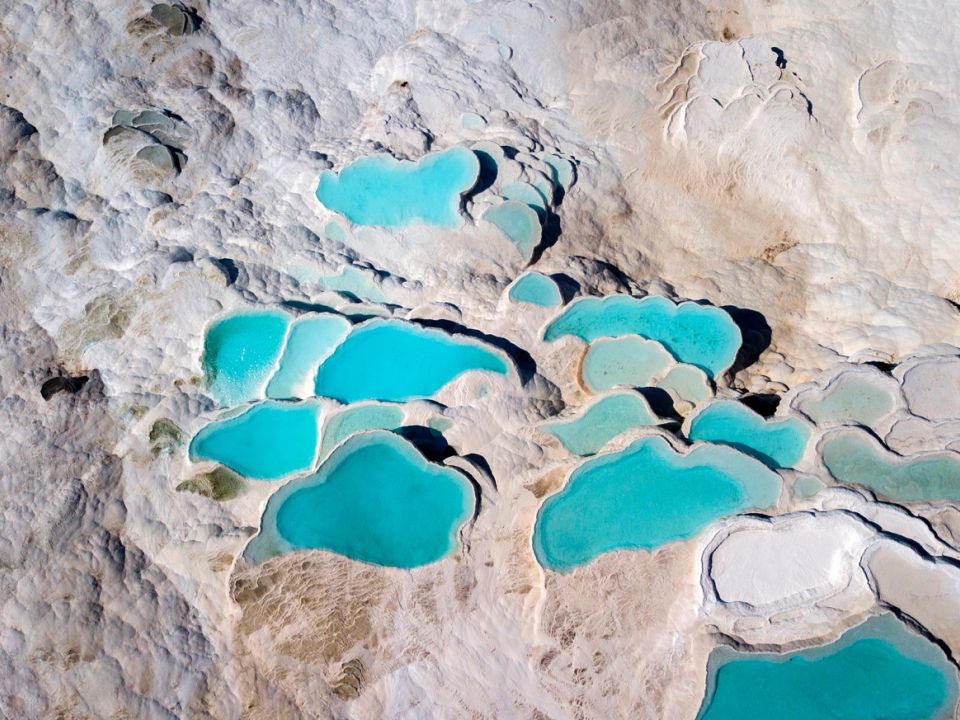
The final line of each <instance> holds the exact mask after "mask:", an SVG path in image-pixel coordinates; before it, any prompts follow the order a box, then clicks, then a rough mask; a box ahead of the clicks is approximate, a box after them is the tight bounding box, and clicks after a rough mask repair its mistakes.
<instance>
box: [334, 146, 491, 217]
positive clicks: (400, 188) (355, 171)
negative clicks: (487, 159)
mask: <svg viewBox="0 0 960 720" xmlns="http://www.w3.org/2000/svg"><path fill="white" fill-rule="evenodd" d="M479 174H480V162H479V160H477V156H476V155H474V154H473V153H472V152H471V151H469V150H467V149H466V148H461V147H454V148H450V149H449V150H444V151H442V152H436V153H431V154H429V155H426V156H424V157H422V158H420V159H419V160H418V161H416V162H407V161H403V160H396V159H394V158H393V157H391V156H389V155H374V156H371V157H365V158H361V159H359V160H357V161H356V162H354V163H352V164H351V165H348V166H347V167H346V168H344V169H343V170H341V171H340V174H339V175H337V174H336V173H334V172H332V171H330V170H327V171H325V172H323V173H322V174H321V175H320V183H319V184H318V186H317V199H318V200H319V201H320V202H321V203H322V204H323V205H324V206H325V207H327V208H329V209H331V210H333V211H334V212H337V213H340V214H341V215H343V216H344V217H346V218H347V219H348V220H350V221H351V222H352V223H354V224H355V225H370V226H377V227H385V228H393V229H397V228H404V227H407V226H409V225H411V224H413V223H417V222H419V223H423V224H425V225H434V226H437V227H443V228H451V229H454V228H458V227H459V226H460V224H461V217H460V197H461V195H463V193H465V192H467V191H468V190H470V189H471V188H472V187H473V186H474V185H475V184H476V182H477V176H478V175H479Z"/></svg>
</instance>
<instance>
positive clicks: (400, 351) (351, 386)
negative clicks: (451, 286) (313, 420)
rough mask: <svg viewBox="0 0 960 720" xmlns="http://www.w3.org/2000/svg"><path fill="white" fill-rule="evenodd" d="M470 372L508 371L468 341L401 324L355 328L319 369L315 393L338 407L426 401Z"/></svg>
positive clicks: (370, 323)
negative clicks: (341, 403)
mask: <svg viewBox="0 0 960 720" xmlns="http://www.w3.org/2000/svg"><path fill="white" fill-rule="evenodd" d="M471 370H484V371H488V372H492V373H496V374H499V375H506V374H508V373H509V371H510V366H509V364H508V361H507V360H506V358H505V357H504V356H502V355H501V354H500V353H499V352H497V351H494V350H493V349H492V348H490V347H488V346H486V345H484V344H482V343H479V342H476V341H474V340H471V339H469V338H465V337H461V336H454V335H450V334H448V333H446V332H443V331H442V330H437V329H433V328H425V327H421V326H419V325H416V324H414V323H409V322H404V321H402V320H381V319H375V320H369V321H367V322H366V323H364V324H363V325H360V326H357V327H356V328H355V329H354V330H353V332H352V333H350V335H348V336H347V339H346V340H344V341H343V343H342V344H341V345H340V346H339V347H338V348H337V349H336V350H335V351H334V352H333V354H332V355H330V357H329V358H327V360H325V361H324V362H323V364H322V365H321V366H320V370H319V372H317V381H316V394H317V395H320V396H323V397H331V398H334V399H336V400H339V401H340V402H344V403H352V402H359V401H361V400H382V401H387V402H404V401H406V400H413V399H417V398H429V397H432V396H433V395H435V394H436V393H437V392H438V391H439V390H441V389H442V388H443V387H444V386H445V385H446V384H447V383H449V382H451V381H452V380H454V379H456V378H457V377H459V376H460V375H462V374H464V373H466V372H469V371H471Z"/></svg>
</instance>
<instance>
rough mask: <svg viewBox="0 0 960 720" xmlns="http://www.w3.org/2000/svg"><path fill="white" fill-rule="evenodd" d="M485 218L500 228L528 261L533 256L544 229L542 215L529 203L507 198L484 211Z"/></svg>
mask: <svg viewBox="0 0 960 720" xmlns="http://www.w3.org/2000/svg"><path fill="white" fill-rule="evenodd" d="M483 219H484V220H485V221H486V222H488V223H490V224H491V225H494V226H495V227H496V228H498V229H499V230H500V232H502V233H503V234H504V235H505V236H506V237H507V239H508V240H510V242H512V243H513V244H514V245H515V246H516V248H517V252H519V253H520V257H521V258H523V259H524V260H526V261H530V260H531V259H532V258H533V253H534V251H535V250H536V249H537V246H538V245H539V244H540V238H541V233H542V229H541V227H540V217H539V216H538V215H537V213H536V212H535V211H533V210H531V209H530V207H529V206H528V205H526V204H525V203H522V202H519V201H517V200H507V201H506V202H503V203H500V204H499V205H494V206H493V207H492V208H490V209H489V210H487V211H486V212H485V213H483Z"/></svg>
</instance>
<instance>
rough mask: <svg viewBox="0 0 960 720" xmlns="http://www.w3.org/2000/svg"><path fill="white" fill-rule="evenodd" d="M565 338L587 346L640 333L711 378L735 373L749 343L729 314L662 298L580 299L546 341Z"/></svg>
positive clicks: (547, 333) (555, 323) (550, 329)
mask: <svg viewBox="0 0 960 720" xmlns="http://www.w3.org/2000/svg"><path fill="white" fill-rule="evenodd" d="M565 335H573V336H575V337H578V338H580V339H581V340H583V341H584V342H587V343H592V342H594V341H595V340H597V339H599V338H602V337H620V336H622V335H640V336H642V337H645V338H648V339H650V340H656V341H657V342H659V343H661V344H662V345H663V346H664V347H665V348H666V349H667V350H669V351H670V353H671V354H672V355H673V356H674V357H675V358H676V359H677V360H678V361H680V362H682V363H687V364H689V365H695V366H696V367H698V368H700V369H701V370H703V371H704V372H706V373H707V374H708V375H710V377H711V378H716V377H717V376H718V375H720V374H721V373H723V372H725V371H726V370H727V369H729V367H730V366H731V365H732V364H733V361H734V360H735V359H736V357H737V352H738V351H739V349H740V345H741V343H742V342H743V338H742V337H741V335H740V328H739V327H737V324H736V323H735V322H734V321H733V318H731V317H730V315H728V314H727V313H726V312H725V311H724V310H721V309H720V308H718V307H713V306H710V305H698V304H697V303H694V302H683V303H680V304H679V305H675V304H674V303H673V302H671V301H670V300H668V299H667V298H665V297H662V296H659V295H648V296H647V297H644V298H634V297H630V296H628V295H613V296H610V297H606V298H582V299H580V300H577V301H575V302H574V303H572V304H571V305H570V306H569V307H567V308H566V309H565V310H564V311H563V312H562V313H561V314H560V315H559V316H558V317H557V318H556V319H555V320H554V321H553V322H551V323H550V325H548V326H547V329H546V331H545V333H544V339H545V340H547V341H548V342H549V341H553V340H558V339H559V338H561V337H564V336H565Z"/></svg>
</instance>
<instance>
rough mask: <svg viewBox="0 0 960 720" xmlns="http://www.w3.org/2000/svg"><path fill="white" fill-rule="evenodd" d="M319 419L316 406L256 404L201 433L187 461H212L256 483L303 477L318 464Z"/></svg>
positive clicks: (319, 411)
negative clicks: (291, 476) (299, 474)
mask: <svg viewBox="0 0 960 720" xmlns="http://www.w3.org/2000/svg"><path fill="white" fill-rule="evenodd" d="M320 416H321V410H320V407H319V406H318V405H317V404H316V403H315V402H303V403H280V402H275V401H272V400H267V401H264V402H260V403H257V404H255V405H252V406H251V407H250V408H249V409H248V410H245V411H244V412H242V413H241V414H239V415H236V416H234V417H231V418H229V419H226V420H214V421H213V422H211V423H210V424H208V425H206V426H204V427H203V428H201V429H200V431H199V432H198V433H197V434H196V435H195V436H194V438H193V440H191V441H190V459H191V460H194V461H197V460H213V461H215V462H218V463H220V464H221V465H225V466H226V467H228V468H230V469H231V470H234V471H236V472H238V473H240V474H241V475H244V476H246V477H248V478H252V479H254V480H277V479H279V478H282V477H286V476H287V475H291V474H293V473H300V472H306V471H307V470H309V469H310V468H312V467H313V465H314V463H315V462H316V458H317V443H318V441H319V439H320Z"/></svg>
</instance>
